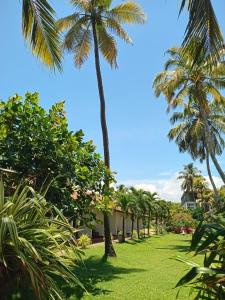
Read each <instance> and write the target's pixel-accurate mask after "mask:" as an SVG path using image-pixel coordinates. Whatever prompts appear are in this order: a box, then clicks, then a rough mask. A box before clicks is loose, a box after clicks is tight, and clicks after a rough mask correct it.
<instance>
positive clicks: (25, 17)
mask: <svg viewBox="0 0 225 300" xmlns="http://www.w3.org/2000/svg"><path fill="white" fill-rule="evenodd" d="M22 31H23V35H24V38H25V39H26V41H27V42H28V44H29V46H30V47H31V50H32V52H33V54H34V55H36V56H37V57H39V58H40V60H41V61H42V62H43V63H44V64H46V65H48V66H50V67H53V68H54V67H56V68H58V69H59V70H61V50H60V36H59V33H58V30H57V28H56V24H55V11H54V9H53V8H52V6H51V5H50V3H49V1H48V0H23V1H22Z"/></svg>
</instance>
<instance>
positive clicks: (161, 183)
mask: <svg viewBox="0 0 225 300" xmlns="http://www.w3.org/2000/svg"><path fill="white" fill-rule="evenodd" d="M177 176H178V173H174V174H172V176H170V177H169V178H166V179H164V178H163V179H158V180H151V179H146V180H125V181H123V182H120V183H121V184H125V185H127V186H134V187H135V188H137V189H143V190H145V191H150V192H156V193H158V194H159V196H160V197H161V198H162V199H165V200H168V201H173V202H180V199H181V195H182V191H181V180H178V179H177ZM204 177H205V178H206V180H207V181H208V182H209V184H210V181H209V178H208V176H204ZM213 179H214V182H215V184H216V186H217V187H220V186H221V185H222V184H223V182H222V180H221V179H220V178H219V177H217V176H213Z"/></svg>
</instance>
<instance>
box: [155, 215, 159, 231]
mask: <svg viewBox="0 0 225 300" xmlns="http://www.w3.org/2000/svg"><path fill="white" fill-rule="evenodd" d="M155 224H156V234H157V235H158V234H159V219H158V213H156V216H155Z"/></svg>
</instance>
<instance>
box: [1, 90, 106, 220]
mask: <svg viewBox="0 0 225 300" xmlns="http://www.w3.org/2000/svg"><path fill="white" fill-rule="evenodd" d="M0 166H1V167H2V168H11V169H13V170H15V171H16V172H17V173H15V174H10V176H8V175H7V174H6V175H5V176H4V181H5V183H6V184H7V192H8V191H10V189H11V187H15V186H17V185H18V183H19V182H20V180H21V178H25V179H26V180H27V182H28V184H29V186H32V187H33V188H34V189H35V190H36V191H40V189H42V187H43V182H44V181H45V182H46V183H47V184H48V183H49V182H52V183H51V186H50V188H49V189H48V192H47V194H46V196H45V197H46V200H47V201H51V202H53V204H54V205H56V206H57V207H58V208H59V209H62V210H63V213H64V214H65V215H66V216H67V217H70V218H71V219H73V221H74V223H76V226H79V225H82V224H80V222H81V221H82V222H83V223H87V222H88V221H89V220H90V219H92V218H93V217H94V215H93V214H92V213H91V212H90V211H91V208H92V207H93V206H94V200H95V197H94V195H95V193H101V192H102V188H103V181H104V178H105V177H106V176H107V177H109V176H110V174H109V173H108V172H107V171H106V168H105V166H104V163H103V161H101V158H100V155H99V154H97V153H96V152H95V146H94V145H93V144H92V142H91V141H88V142H85V141H83V133H82V131H78V132H75V133H74V132H71V131H69V129H68V124H67V118H66V113H65V110H64V102H59V103H56V104H55V105H53V106H52V107H51V108H50V110H49V111H45V110H44V109H43V108H42V107H41V106H40V105H39V96H38V94H37V93H34V94H30V93H27V94H26V95H25V97H24V99H22V97H19V96H17V95H16V96H13V97H10V98H9V99H8V101H1V102H0ZM80 220H81V221H80Z"/></svg>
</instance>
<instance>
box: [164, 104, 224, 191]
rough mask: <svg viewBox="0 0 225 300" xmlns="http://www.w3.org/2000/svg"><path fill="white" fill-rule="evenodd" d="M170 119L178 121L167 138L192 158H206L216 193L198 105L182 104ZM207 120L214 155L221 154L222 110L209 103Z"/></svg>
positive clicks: (222, 144)
mask: <svg viewBox="0 0 225 300" xmlns="http://www.w3.org/2000/svg"><path fill="white" fill-rule="evenodd" d="M170 121H171V123H172V124H174V123H177V122H179V124H178V125H176V126H175V127H174V128H172V129H171V130H170V132H169V134H168V137H169V139H170V140H173V139H174V140H175V142H176V144H177V145H178V147H179V150H180V152H186V151H187V152H189V153H190V154H191V157H192V158H193V159H194V160H195V159H197V158H199V159H200V161H201V162H202V161H203V160H206V166H207V171H208V175H209V179H210V182H211V184H212V187H213V189H214V192H215V194H217V188H216V185H215V183H214V181H213V178H212V174H211V170H210V162H209V153H208V149H207V147H206V139H205V130H204V123H203V120H202V118H201V114H200V110H199V106H198V105H197V104H192V105H186V104H184V108H183V111H182V112H175V113H174V114H173V115H172V117H171V118H170ZM207 122H208V126H209V129H210V134H211V139H212V141H213V143H214V145H213V151H214V155H215V156H216V155H221V154H222V151H223V149H224V146H225V142H224V139H223V137H222V133H224V132H225V117H224V111H223V110H222V111H221V109H219V108H218V107H217V106H215V105H214V103H210V104H209V114H208V117H207Z"/></svg>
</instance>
